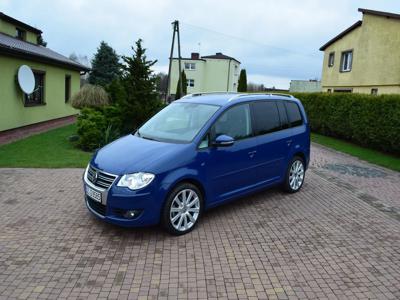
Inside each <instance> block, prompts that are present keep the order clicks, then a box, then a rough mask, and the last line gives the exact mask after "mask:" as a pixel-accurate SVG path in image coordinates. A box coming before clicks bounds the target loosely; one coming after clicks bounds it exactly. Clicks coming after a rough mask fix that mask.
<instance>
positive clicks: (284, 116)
mask: <svg viewBox="0 0 400 300" xmlns="http://www.w3.org/2000/svg"><path fill="white" fill-rule="evenodd" d="M276 105H277V106H278V111H279V118H280V119H281V127H282V129H286V128H289V121H288V118H287V114H286V108H285V103H284V102H279V101H278V102H276Z"/></svg>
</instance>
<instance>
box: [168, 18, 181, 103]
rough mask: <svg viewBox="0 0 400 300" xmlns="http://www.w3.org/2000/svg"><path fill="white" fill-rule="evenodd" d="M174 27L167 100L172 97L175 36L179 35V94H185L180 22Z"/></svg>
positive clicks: (176, 21) (175, 22) (173, 23)
mask: <svg viewBox="0 0 400 300" xmlns="http://www.w3.org/2000/svg"><path fill="white" fill-rule="evenodd" d="M172 27H173V33H172V43H171V52H170V54H169V66H168V89H167V95H166V100H167V99H168V98H169V96H170V95H171V68H172V60H173V58H174V48H175V34H176V35H177V39H178V65H179V92H180V94H181V95H182V94H183V88H182V63H181V60H182V57H181V40H180V34H179V21H178V20H175V21H174V22H172Z"/></svg>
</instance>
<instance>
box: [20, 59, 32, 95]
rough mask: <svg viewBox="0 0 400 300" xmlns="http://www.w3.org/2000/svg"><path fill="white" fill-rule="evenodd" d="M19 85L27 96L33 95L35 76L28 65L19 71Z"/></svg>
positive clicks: (21, 67)
mask: <svg viewBox="0 0 400 300" xmlns="http://www.w3.org/2000/svg"><path fill="white" fill-rule="evenodd" d="M17 78H18V84H19V86H20V88H21V90H22V91H23V92H24V93H25V94H32V93H33V90H34V89H35V76H33V72H32V69H31V68H29V67H28V66H27V65H22V66H20V67H19V69H18V76H17Z"/></svg>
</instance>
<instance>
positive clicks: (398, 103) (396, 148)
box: [294, 93, 400, 155]
mask: <svg viewBox="0 0 400 300" xmlns="http://www.w3.org/2000/svg"><path fill="white" fill-rule="evenodd" d="M294 96H295V97H297V98H298V99H300V100H301V102H302V103H303V105H304V107H305V110H306V112H307V115H308V118H309V121H310V126H311V130H312V131H314V132H317V133H321V134H324V135H328V136H332V137H337V138H342V139H345V140H348V141H351V142H354V143H356V144H359V145H361V146H365V147H368V148H373V149H377V150H381V151H385V152H390V153H394V154H397V155H399V154H400V95H381V96H372V95H366V94H343V93H336V94H335V93H334V94H328V93H298V94H294Z"/></svg>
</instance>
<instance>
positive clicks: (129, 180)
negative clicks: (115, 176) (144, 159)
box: [117, 172, 155, 190]
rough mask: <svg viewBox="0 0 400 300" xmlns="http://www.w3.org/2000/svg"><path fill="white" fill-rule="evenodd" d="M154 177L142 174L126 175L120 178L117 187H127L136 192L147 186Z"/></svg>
mask: <svg viewBox="0 0 400 300" xmlns="http://www.w3.org/2000/svg"><path fill="white" fill-rule="evenodd" d="M154 177H155V175H154V174H151V173H143V172H139V173H134V174H126V175H124V176H122V177H121V179H120V180H119V182H118V184H117V186H123V187H127V188H129V189H131V190H138V189H141V188H144V187H145V186H148V185H149V184H150V183H151V182H152V181H153V179H154Z"/></svg>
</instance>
